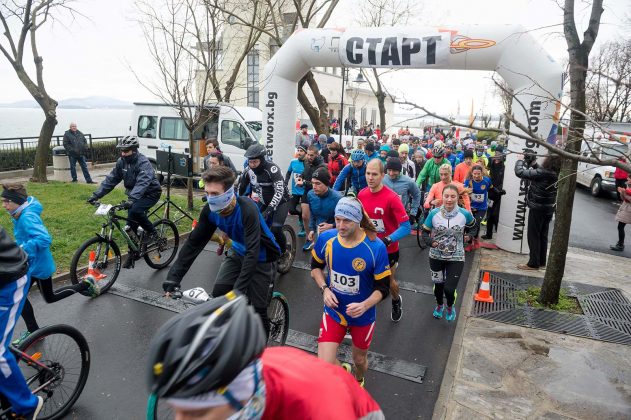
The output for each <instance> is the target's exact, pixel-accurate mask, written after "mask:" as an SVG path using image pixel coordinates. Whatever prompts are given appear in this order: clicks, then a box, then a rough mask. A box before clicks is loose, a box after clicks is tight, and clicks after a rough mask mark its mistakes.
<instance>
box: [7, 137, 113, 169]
mask: <svg viewBox="0 0 631 420" xmlns="http://www.w3.org/2000/svg"><path fill="white" fill-rule="evenodd" d="M84 136H85V138H86V140H87V141H88V146H89V150H88V151H87V153H86V158H87V160H88V161H90V162H92V163H108V162H115V161H116V159H118V154H117V153H116V144H118V141H119V140H120V139H121V138H123V136H105V137H93V136H92V135H91V134H84ZM63 138H64V136H63V135H61V136H52V138H51V141H50V150H49V152H48V159H47V160H48V163H47V165H48V166H51V165H52V164H53V153H52V149H53V147H56V146H62V145H63ZM38 140H39V137H8V138H0V172H5V171H13V170H19V169H29V168H32V167H33V165H34V163H35V153H36V151H37V143H38Z"/></svg>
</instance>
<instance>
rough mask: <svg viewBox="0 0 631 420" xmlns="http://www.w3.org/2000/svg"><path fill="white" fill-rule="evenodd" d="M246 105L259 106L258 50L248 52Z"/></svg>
mask: <svg viewBox="0 0 631 420" xmlns="http://www.w3.org/2000/svg"><path fill="white" fill-rule="evenodd" d="M248 106H251V107H254V108H258V107H259V52H258V51H256V50H252V51H250V52H249V53H248Z"/></svg>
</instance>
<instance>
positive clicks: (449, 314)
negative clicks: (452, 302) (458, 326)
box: [445, 306, 456, 322]
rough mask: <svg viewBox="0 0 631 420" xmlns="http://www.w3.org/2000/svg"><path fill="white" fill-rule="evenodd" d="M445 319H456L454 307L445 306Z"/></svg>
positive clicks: (449, 320)
mask: <svg viewBox="0 0 631 420" xmlns="http://www.w3.org/2000/svg"><path fill="white" fill-rule="evenodd" d="M445 319H446V320H447V322H451V321H455V319H456V308H454V307H453V306H448V307H447V313H446V314H445Z"/></svg>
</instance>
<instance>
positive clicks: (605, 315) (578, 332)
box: [472, 271, 631, 345]
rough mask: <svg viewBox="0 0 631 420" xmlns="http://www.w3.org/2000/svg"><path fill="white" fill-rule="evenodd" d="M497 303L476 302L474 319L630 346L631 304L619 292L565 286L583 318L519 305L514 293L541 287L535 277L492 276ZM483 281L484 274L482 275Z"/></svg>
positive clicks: (570, 284) (593, 287) (605, 288)
mask: <svg viewBox="0 0 631 420" xmlns="http://www.w3.org/2000/svg"><path fill="white" fill-rule="evenodd" d="M489 273H490V283H491V295H492V296H493V298H494V303H486V302H475V301H474V307H473V313H472V315H473V316H476V317H479V318H484V319H488V320H491V321H497V322H502V323H506V324H512V325H520V326H523V327H529V328H536V329H540V330H546V331H552V332H556V333H561V334H568V335H574V336H577V337H586V338H592V339H595V340H601V341H608V342H612V343H619V344H626V345H631V302H629V300H628V299H627V298H626V297H625V296H624V294H623V293H622V291H620V290H619V289H612V288H607V287H601V286H594V285H591V284H583V283H573V282H563V285H562V287H563V288H565V289H567V290H568V292H569V294H570V296H573V297H576V298H577V299H578V302H579V304H580V306H581V308H582V309H583V315H576V314H570V313H565V312H556V311H552V310H549V309H537V308H531V307H528V306H526V305H522V304H519V303H518V302H517V299H516V295H515V291H517V290H524V289H527V288H528V287H529V286H540V285H541V282H542V280H541V279H540V278H536V277H528V276H521V275H517V274H512V273H501V272H492V271H491V272H489ZM480 278H482V273H480Z"/></svg>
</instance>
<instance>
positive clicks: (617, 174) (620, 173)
mask: <svg viewBox="0 0 631 420" xmlns="http://www.w3.org/2000/svg"><path fill="white" fill-rule="evenodd" d="M618 160H619V161H620V162H626V160H625V159H624V158H623V157H621V158H620V159H618ZM628 176H629V174H628V173H627V172H625V171H623V170H622V169H620V168H616V170H615V172H614V173H613V177H614V178H615V179H627V177H628Z"/></svg>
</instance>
